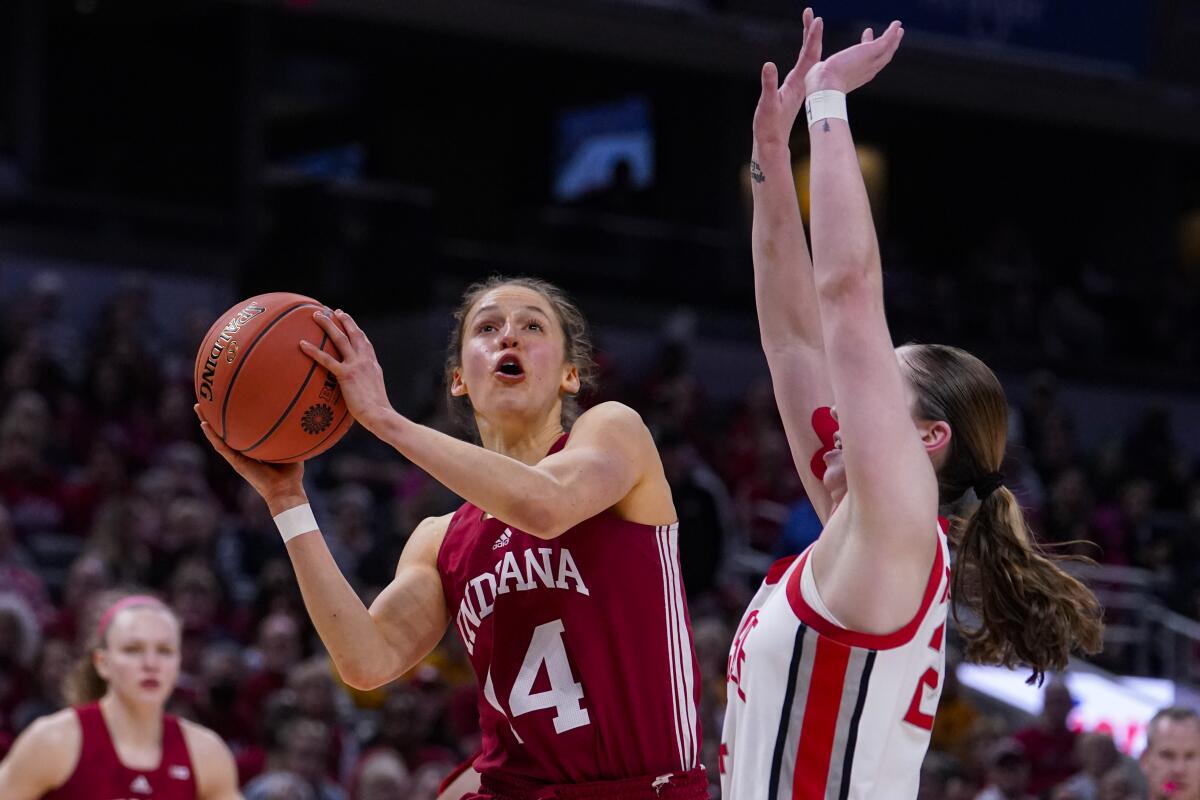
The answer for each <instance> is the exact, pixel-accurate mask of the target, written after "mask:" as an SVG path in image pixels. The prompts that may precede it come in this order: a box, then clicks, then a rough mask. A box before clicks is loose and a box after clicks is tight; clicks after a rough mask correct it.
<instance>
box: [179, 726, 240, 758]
mask: <svg viewBox="0 0 1200 800" xmlns="http://www.w3.org/2000/svg"><path fill="white" fill-rule="evenodd" d="M178 719H179V729H180V730H181V731H182V732H183V740H184V741H185V742H187V746H188V750H189V751H190V752H192V753H194V754H195V755H197V756H207V757H216V756H220V755H229V757H230V758H232V757H233V756H232V755H230V750H229V746H228V745H226V744H225V740H224V739H222V738H221V737H220V736H218V735H217V733H216V731H214V730H212V729H211V728H206V727H204V726H203V725H201V724H199V723H198V722H192V721H191V720H190V719H183V718H182V717H179V718H178Z"/></svg>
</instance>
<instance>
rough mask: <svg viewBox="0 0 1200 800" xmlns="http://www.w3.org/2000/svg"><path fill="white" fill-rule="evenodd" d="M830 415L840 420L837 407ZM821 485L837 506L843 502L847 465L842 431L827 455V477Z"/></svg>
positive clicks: (834, 436)
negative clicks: (843, 457) (843, 456)
mask: <svg viewBox="0 0 1200 800" xmlns="http://www.w3.org/2000/svg"><path fill="white" fill-rule="evenodd" d="M830 413H831V414H832V415H833V418H834V419H835V420H836V419H837V418H838V415H837V407H836V406H834V407H833V408H831V409H830ZM821 483H822V484H824V485H825V490H826V491H827V492H829V497H830V499H832V500H833V502H834V503H835V504H837V503H840V502H842V498H843V497H845V496H846V463H845V462H844V461H843V460H842V434H841V431H837V432H835V433H834V434H833V449H832V450H830V451H829V452H828V453H826V454H825V476H824V477H823V478H821Z"/></svg>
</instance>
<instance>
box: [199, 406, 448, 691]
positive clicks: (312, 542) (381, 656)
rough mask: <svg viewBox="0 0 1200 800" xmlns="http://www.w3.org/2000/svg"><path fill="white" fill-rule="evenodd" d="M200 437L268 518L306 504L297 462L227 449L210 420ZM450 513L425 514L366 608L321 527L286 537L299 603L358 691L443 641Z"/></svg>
mask: <svg viewBox="0 0 1200 800" xmlns="http://www.w3.org/2000/svg"><path fill="white" fill-rule="evenodd" d="M201 427H202V429H203V430H204V435H205V436H207V437H208V440H209V442H210V443H211V444H212V446H213V447H214V448H216V450H217V452H218V453H220V454H221V455H222V456H223V457H224V458H225V460H226V461H228V462H229V464H230V465H231V466H232V467H233V468H234V469H235V470H236V471H237V472H238V473H239V474H240V475H241V476H242V477H243V478H245V479H246V480H247V481H248V482H249V483H250V484H251V485H252V486H253V487H254V488H255V489H256V490H257V491H258V493H259V494H260V495H261V496H262V498H263V500H265V501H266V503H267V507H268V508H269V509H270V511H271V515H272V516H275V515H277V514H280V513H282V512H284V511H287V510H288V509H291V508H295V507H296V506H300V505H303V504H305V503H307V502H308V498H307V496H306V495H305V493H304V484H303V476H304V470H303V465H302V464H264V463H262V462H260V461H255V460H254V459H251V458H247V457H246V456H243V455H242V454H241V453H238V452H236V451H234V450H231V449H230V448H229V447H228V446H227V445H226V444H225V443H224V442H222V441H221V440H220V438H218V437H217V435H216V434H215V433H214V432H213V430H212V428H211V427H210V426H209V425H208V423H206V422H205V423H202V424H201ZM448 523H449V518H448V517H438V518H431V519H427V520H425V521H424V522H422V523H421V524H420V525H418V526H417V528H416V530H415V531H413V534H412V536H411V537H409V540H408V543H407V544H406V545H405V546H404V552H403V553H402V554H401V556H400V562H399V565H398V566H397V567H396V577H395V578H394V579H393V580H392V582H391V583H390V584H389V585H388V586H387V587H386V588H385V589H384V590H383V591H382V592H381V593H380V595H379V597H378V598H377V599H376V601H375V603H374V604H373V605H372V606H371V608H370V610H368V609H367V607H366V606H365V605H363V602H362V600H360V599H359V597H358V595H357V594H356V593H355V591H354V589H353V588H351V586H350V584H349V583H348V582H347V581H346V578H345V577H344V576H343V575H342V573H341V570H339V569H338V566H337V564H336V562H334V560H333V556H332V555H331V554H330V552H329V546H328V545H326V544H325V538H324V537H323V536H321V532H320V531H319V530H317V529H315V528H314V529H313V531H311V532H304V533H301V534H300V535H297V536H295V537H293V538H292V539H291V540H289V541H288V542H287V545H286V546H287V552H288V557H289V558H291V560H292V567H293V569H295V571H296V580H297V583H298V584H299V585H300V593H301V594H302V595H303V597H304V607H305V608H306V609H307V610H308V615H309V617H310V618H311V619H312V623H313V626H314V627H315V628H316V629H317V633H318V634H319V635H320V637H321V641H322V642H324V643H325V647H326V649H327V650H328V651H329V656H330V658H332V659H333V663H334V666H336V667H337V670H338V674H339V675H341V677H342V680H344V681H345V682H346V683H347V684H349V685H350V686H352V687H354V688H356V689H372V688H374V687H376V686H380V685H382V684H384V683H387V682H388V681H390V680H392V679H394V678H396V677H399V676H400V675H403V674H404V673H405V672H407V671H408V670H409V669H410V668H411V667H413V666H414V665H415V664H416V663H417V662H418V661H420V660H421V659H422V658H424V657H425V655H427V654H428V653H429V651H431V650H432V649H433V648H434V646H435V645H436V644H437V643H438V641H440V640H441V638H442V636H443V634H445V632H446V628H447V626H449V624H450V614H449V611H448V610H447V609H446V601H445V598H444V595H443V593H442V584H441V579H440V577H439V576H438V569H437V553H438V548H439V547H440V545H441V541H442V537H443V536H444V535H445V532H446V526H447V524H448Z"/></svg>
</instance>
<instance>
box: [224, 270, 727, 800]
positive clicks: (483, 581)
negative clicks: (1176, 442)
mask: <svg viewBox="0 0 1200 800" xmlns="http://www.w3.org/2000/svg"><path fill="white" fill-rule="evenodd" d="M335 316H337V318H338V319H339V320H340V321H341V323H342V324H343V325H344V326H345V330H346V333H342V331H341V330H340V329H339V328H338V327H337V326H336V325H334V324H333V323H332V322H331V321H330V320H329V319H328V318H326V317H324V316H321V315H316V319H317V321H318V323H319V324H320V325H321V326H322V327H323V328H324V329H325V331H326V332H328V333H329V335H330V337H331V338H332V339H333V341H334V342H335V344H336V345H337V348H338V351H339V352H340V355H341V358H340V359H337V358H334V357H332V356H330V355H329V354H327V353H323V352H321V351H319V350H317V349H316V348H314V347H312V345H311V344H309V343H307V342H305V343H302V345H301V347H302V349H303V350H304V352H305V353H307V354H308V355H309V356H310V357H312V358H313V359H314V360H315V361H317V362H318V363H319V364H320V365H321V366H323V367H325V368H326V369H328V370H329V371H330V372H331V373H333V374H334V375H335V376H336V377H337V379H338V381H339V383H340V385H341V388H342V391H343V393H344V396H345V398H346V402H347V404H348V406H349V408H350V412H351V413H352V414H353V415H354V418H355V419H356V420H357V421H358V423H359V424H361V425H363V426H364V427H365V428H367V429H368V430H369V431H371V432H372V433H373V434H375V435H376V436H377V437H379V438H380V439H382V440H383V441H385V442H387V443H389V444H391V445H392V446H394V447H395V448H396V449H397V450H398V451H399V452H400V453H401V454H403V455H404V456H405V457H407V458H408V459H409V460H411V461H412V462H413V463H415V464H417V465H418V466H420V467H421V468H422V469H424V470H425V471H427V472H428V473H429V474H430V475H432V476H433V477H434V478H436V479H437V480H439V481H441V482H442V483H443V484H444V485H445V486H446V487H447V488H449V489H450V490H451V491H453V492H455V493H456V494H458V495H459V496H461V497H463V498H465V499H466V501H467V502H466V503H464V505H463V506H462V507H461V508H460V509H459V510H458V511H457V512H455V513H454V514H451V515H447V516H445V517H440V518H431V519H427V520H425V521H424V522H422V523H421V524H420V525H419V526H418V527H417V529H416V530H415V531H414V532H413V534H412V536H411V537H410V539H409V541H408V543H407V545H406V547H405V550H404V553H403V554H402V556H401V558H400V563H399V565H398V567H397V570H396V577H395V579H394V580H393V581H392V583H391V584H390V585H389V586H388V587H387V588H386V589H384V591H383V592H382V593H381V594H380V595H379V598H378V599H377V600H376V601H375V603H374V604H373V605H372V606H371V608H370V609H369V610H368V609H367V608H365V607H364V606H363V604H362V602H361V601H360V600H359V598H358V596H357V595H356V594H355V593H354V592H353V590H352V589H351V588H350V586H349V584H348V583H347V582H346V581H345V579H344V578H343V577H342V575H341V574H340V573H339V571H338V568H337V566H336V564H335V563H334V562H333V559H332V557H331V556H330V553H329V549H328V547H327V546H326V544H325V542H324V540H323V539H322V537H321V536H320V535H309V533H305V535H298V536H296V537H295V538H292V539H291V540H290V541H288V543H287V549H288V553H289V555H290V557H291V559H292V564H293V566H294V567H295V569H296V575H297V578H298V580H299V584H300V589H301V591H302V593H303V595H304V601H305V604H306V606H307V608H308V611H309V614H310V616H311V617H312V620H313V623H314V625H315V626H316V629H317V631H318V633H319V634H320V636H321V638H322V640H323V641H324V642H325V645H326V647H327V648H328V650H329V653H330V655H331V656H332V658H333V660H334V662H335V664H336V665H337V668H338V671H339V672H340V674H341V676H342V678H343V679H344V680H345V681H346V682H347V683H348V684H350V685H351V686H354V687H356V688H363V689H366V688H370V687H375V686H378V685H380V684H383V683H387V682H388V681H391V680H393V679H395V678H396V677H398V676H400V675H402V674H403V673H405V672H406V671H408V670H409V669H410V668H411V667H412V666H413V665H415V664H416V663H417V662H418V661H419V660H420V659H421V658H422V657H424V656H425V655H426V654H427V653H428V652H429V651H430V650H431V649H432V648H433V647H434V646H435V645H436V644H437V642H438V641H439V640H440V639H441V638H442V636H443V635H444V633H445V632H446V629H447V626H448V625H450V624H452V623H453V624H454V625H455V626H456V627H457V629H458V633H459V635H460V636H461V637H462V639H463V641H464V644H465V646H466V647H467V650H468V653H469V654H470V657H471V662H472V665H473V667H474V668H475V671H476V675H477V677H478V679H479V683H480V687H481V693H480V695H481V696H480V700H479V713H480V723H481V727H482V729H483V746H482V753H481V755H480V756H479V758H478V759H476V761H475V768H476V769H477V770H478V772H479V773H480V778H479V782H480V783H481V787H482V788H480V789H479V792H478V793H477V794H468V795H466V796H468V797H480V798H516V799H517V800H521V799H522V798H540V797H544V796H550V795H551V794H552V795H553V796H555V797H563V798H566V797H572V796H596V793H597V792H598V793H599V794H600V796H604V797H630V798H637V797H645V798H669V797H676V798H706V797H707V796H708V795H707V779H706V778H705V775H704V771H703V769H701V768H700V766H699V762H698V753H699V746H700V738H699V725H698V723H697V718H696V704H697V702H698V696H699V680H698V674H697V667H696V659H695V653H694V650H693V647H692V642H691V626H690V623H689V621H688V617H687V608H686V603H685V601H684V598H683V592H682V587H681V584H680V579H679V561H678V549H677V535H678V532H677V529H676V526H675V524H674V523H675V521H676V513H675V508H674V504H673V502H672V499H671V492H670V488H669V486H668V484H667V480H666V477H665V475H664V472H663V467H662V463H661V461H660V460H659V456H658V452H657V450H656V449H655V446H654V442H653V440H652V438H651V436H650V433H649V431H648V430H647V429H646V426H645V425H644V424H643V423H642V420H641V418H640V417H639V416H638V414H637V413H636V412H634V411H633V410H632V409H630V408H628V407H626V406H624V405H621V404H619V403H602V404H600V405H597V406H596V407H594V408H591V409H589V410H588V411H587V412H585V413H583V414H582V415H580V416H579V417H578V419H577V420H574V424H573V425H572V418H573V416H574V413H573V408H574V402H573V398H574V396H575V395H576V394H578V393H579V391H580V389H581V388H582V387H583V386H584V385H585V383H586V380H587V376H588V373H589V371H590V366H591V358H590V344H589V340H588V337H587V327H586V323H585V321H584V319H583V317H582V315H581V314H580V313H579V311H578V309H577V308H576V307H575V306H574V305H573V304H572V303H571V302H570V300H569V299H568V298H567V297H566V296H565V295H564V294H563V293H562V292H561V291H560V290H559V289H557V288H556V287H554V286H552V285H551V284H548V283H545V282H543V281H539V280H534V279H527V278H522V279H503V278H493V279H490V280H488V281H485V282H483V283H481V284H477V285H475V286H473V287H471V288H470V289H468V291H467V294H466V295H465V296H464V298H463V303H462V305H461V306H460V308H459V311H458V313H457V314H456V321H457V326H456V328H455V333H454V336H453V338H452V340H451V344H450V347H449V350H448V363H447V383H448V386H449V391H450V394H451V396H452V397H453V398H456V399H457V400H459V401H460V402H463V403H467V404H469V410H470V412H471V415H472V418H473V420H474V424H475V426H476V430H477V433H478V438H479V441H480V442H481V443H482V446H477V445H473V444H469V443H467V442H464V441H461V440H459V439H456V438H454V437H451V436H447V435H446V434H443V433H441V432H439V431H436V430H433V429H430V428H427V427H424V426H421V425H418V424H416V423H413V422H412V421H410V420H408V419H406V418H404V417H403V416H401V415H400V414H398V413H397V412H396V411H395V410H394V409H393V408H392V407H391V404H390V402H389V401H388V398H387V392H386V389H385V386H384V380H383V373H382V370H381V368H380V366H379V363H378V361H377V359H376V358H375V354H374V349H373V348H372V346H371V343H370V341H369V340H368V339H367V337H366V335H365V334H364V333H363V332H362V330H361V329H360V328H359V327H358V326H357V325H356V324H355V323H354V321H353V320H352V319H351V318H350V316H349V315H347V314H344V313H343V312H341V311H337V312H335ZM203 429H204V432H205V434H206V435H207V436H208V437H209V440H210V441H211V442H212V444H213V446H214V447H216V448H217V450H218V451H219V452H220V453H221V454H222V455H223V456H224V457H225V458H226V459H227V460H228V461H229V462H230V464H231V465H232V466H233V467H234V469H236V470H237V471H238V472H239V473H241V475H242V476H243V477H245V478H246V479H247V480H248V481H249V482H250V483H251V484H252V485H253V486H254V488H255V489H257V490H258V492H259V493H260V494H261V495H262V497H263V498H264V499H265V500H266V502H267V505H268V506H269V507H270V510H271V513H272V515H278V514H279V513H281V512H283V511H285V510H288V509H292V508H295V507H298V506H301V505H303V504H304V503H306V502H307V501H306V497H305V494H304V487H303V484H302V477H303V467H302V465H300V464H288V465H270V464H263V463H260V462H258V461H254V460H251V459H248V458H246V457H244V456H242V455H240V454H238V453H236V452H234V451H232V450H230V449H229V448H228V447H226V446H225V445H224V444H223V443H222V442H221V441H220V440H219V439H217V438H216V436H215V435H214V433H213V432H212V430H211V429H210V428H209V426H207V425H203ZM567 429H570V436H569V437H568V436H567V435H566V433H565V432H564V431H566V430H567ZM466 777H467V778H468V782H471V781H470V776H469V775H468V776H466ZM458 790H461V789H458ZM458 790H456V791H458Z"/></svg>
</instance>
